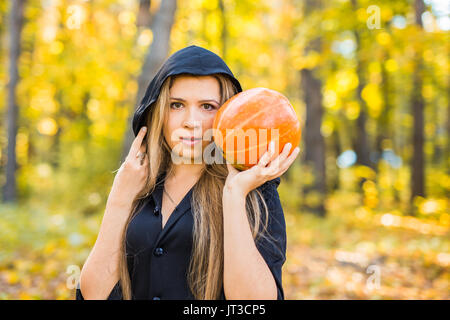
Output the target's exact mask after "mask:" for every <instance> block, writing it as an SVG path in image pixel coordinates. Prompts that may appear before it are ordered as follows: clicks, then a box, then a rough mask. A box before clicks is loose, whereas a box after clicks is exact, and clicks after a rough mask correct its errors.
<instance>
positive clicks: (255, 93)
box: [213, 88, 301, 171]
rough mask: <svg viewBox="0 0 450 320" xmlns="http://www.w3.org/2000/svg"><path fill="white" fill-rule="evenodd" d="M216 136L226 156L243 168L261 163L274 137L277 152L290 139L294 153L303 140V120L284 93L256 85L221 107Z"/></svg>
mask: <svg viewBox="0 0 450 320" xmlns="http://www.w3.org/2000/svg"><path fill="white" fill-rule="evenodd" d="M213 137H214V142H215V144H216V145H217V146H218V147H219V148H220V150H221V151H222V154H223V157H224V158H225V159H226V160H227V161H228V162H230V163H231V164H232V165H233V166H234V167H235V168H236V169H238V170H240V171H242V170H247V169H249V168H251V167H253V166H254V165H256V164H257V163H258V161H259V159H260V158H261V156H262V155H263V154H264V153H265V152H266V151H267V150H268V144H269V142H270V141H271V140H274V141H275V151H276V153H277V154H279V153H281V152H282V151H283V147H284V145H285V144H286V143H288V142H290V143H291V144H292V147H291V150H290V151H289V154H291V153H292V151H293V150H294V148H295V147H297V146H298V144H299V143H300V137H301V129H300V121H299V120H298V117H297V114H296V112H295V110H294V108H293V107H292V105H291V104H290V103H289V100H288V99H287V98H286V97H285V96H284V95H282V94H281V93H279V92H277V91H275V90H271V89H267V88H253V89H249V90H245V91H242V92H240V93H238V94H236V95H234V96H233V97H231V98H230V99H228V100H227V101H226V102H225V103H224V104H223V105H222V106H221V107H220V109H219V111H218V112H217V113H216V116H215V118H214V124H213Z"/></svg>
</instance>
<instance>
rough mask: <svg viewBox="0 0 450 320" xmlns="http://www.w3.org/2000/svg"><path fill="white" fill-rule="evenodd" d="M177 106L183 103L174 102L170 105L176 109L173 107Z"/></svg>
mask: <svg viewBox="0 0 450 320" xmlns="http://www.w3.org/2000/svg"><path fill="white" fill-rule="evenodd" d="M177 104H181V103H179V102H172V103H171V104H170V106H171V107H172V108H174V107H173V106H174V105H177ZM174 109H178V108H174Z"/></svg>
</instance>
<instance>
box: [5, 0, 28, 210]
mask: <svg viewBox="0 0 450 320" xmlns="http://www.w3.org/2000/svg"><path fill="white" fill-rule="evenodd" d="M24 6H25V0H15V1H13V2H12V5H11V14H10V21H9V27H10V29H9V30H10V33H9V34H10V49H9V84H8V98H7V99H8V100H7V110H8V115H7V118H6V121H7V123H6V127H7V128H8V129H7V135H8V146H7V162H6V183H5V186H4V189H3V201H4V202H15V201H16V197H17V195H16V194H17V190H16V169H17V164H16V136H17V120H18V114H19V107H18V105H17V101H16V87H17V84H18V82H19V72H18V68H17V64H18V60H19V57H20V51H21V47H20V41H21V33H22V26H23V20H24V17H23V11H24Z"/></svg>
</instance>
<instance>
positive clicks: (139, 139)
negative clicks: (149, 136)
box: [128, 127, 147, 156]
mask: <svg viewBox="0 0 450 320" xmlns="http://www.w3.org/2000/svg"><path fill="white" fill-rule="evenodd" d="M146 132H147V127H142V128H141V130H139V133H138V135H137V136H136V138H134V141H133V143H132V144H131V147H130V152H129V153H128V155H129V156H135V155H136V153H138V151H139V148H140V147H141V145H142V140H143V139H144V136H145V133H146Z"/></svg>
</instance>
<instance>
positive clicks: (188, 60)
mask: <svg viewBox="0 0 450 320" xmlns="http://www.w3.org/2000/svg"><path fill="white" fill-rule="evenodd" d="M181 73H187V74H193V75H210V74H214V73H222V74H226V75H227V76H228V77H229V78H230V79H231V81H232V82H233V83H234V85H235V87H236V89H237V90H238V92H242V88H241V84H240V83H239V81H238V80H237V79H236V78H235V77H234V75H233V73H232V72H231V70H230V69H229V68H228V66H227V65H226V63H225V62H224V61H223V60H222V58H220V57H219V56H218V55H217V54H215V53H214V52H211V51H209V50H207V49H205V48H202V47H199V46H196V45H191V46H189V47H185V48H183V49H181V50H178V51H177V52H175V53H173V54H172V55H171V56H170V57H169V58H168V59H167V60H166V61H165V62H164V64H163V65H162V66H161V68H160V69H159V71H158V72H157V73H156V75H155V77H154V78H153V79H152V81H151V82H150V84H149V85H148V87H147V89H146V91H145V95H144V97H143V98H142V100H141V102H140V104H139V106H138V107H137V109H136V111H135V112H134V116H133V132H134V135H135V136H137V134H138V132H139V129H140V128H141V127H142V126H144V125H145V123H144V121H145V115H146V114H147V112H148V111H149V109H150V107H151V106H152V104H153V103H154V102H155V101H156V100H157V99H158V96H159V92H160V90H161V86H162V84H163V83H164V81H165V80H166V78H167V77H168V76H171V75H176V74H181Z"/></svg>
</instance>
